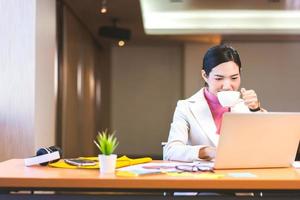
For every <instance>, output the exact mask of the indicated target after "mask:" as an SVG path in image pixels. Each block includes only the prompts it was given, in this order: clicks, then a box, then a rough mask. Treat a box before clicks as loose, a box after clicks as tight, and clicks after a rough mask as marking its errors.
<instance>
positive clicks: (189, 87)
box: [183, 43, 214, 98]
mask: <svg viewBox="0 0 300 200" xmlns="http://www.w3.org/2000/svg"><path fill="white" fill-rule="evenodd" d="M213 45H214V44H208V43H204V44H200V43H185V44H184V54H183V55H184V64H183V69H184V70H183V74H184V76H183V86H184V98H188V97H190V96H192V95H193V94H194V93H196V92H197V91H198V90H199V89H200V88H201V87H203V86H204V80H203V79H202V78H201V70H202V61H203V56H204V54H205V52H206V51H207V49H208V48H210V47H211V46H213Z"/></svg>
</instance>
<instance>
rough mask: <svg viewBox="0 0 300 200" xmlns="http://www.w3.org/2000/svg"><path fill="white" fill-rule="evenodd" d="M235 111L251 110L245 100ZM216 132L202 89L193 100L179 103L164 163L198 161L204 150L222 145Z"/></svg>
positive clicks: (191, 98) (165, 148) (232, 109)
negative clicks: (200, 152) (167, 161)
mask: <svg viewBox="0 0 300 200" xmlns="http://www.w3.org/2000/svg"><path fill="white" fill-rule="evenodd" d="M231 112H250V111H249V109H248V107H247V106H246V105H245V104H244V103H243V101H241V103H238V104H236V105H235V106H234V107H232V108H231ZM216 131H217V128H216V125H215V122H214V119H213V117H212V113H211V111H210V108H209V106H208V103H207V101H206V99H205V97H204V88H202V89H201V90H200V91H198V92H197V93H196V94H194V95H193V96H192V97H190V98H188V99H186V100H180V101H178V102H177V107H176V109H175V113H174V117H173V122H172V124H171V128H170V132H169V138H168V142H167V144H166V146H165V147H164V160H177V161H187V162H191V161H194V160H198V159H199V158H198V154H199V150H200V148H203V147H206V146H212V147H216V146H217V145H218V141H219V135H218V134H217V133H216Z"/></svg>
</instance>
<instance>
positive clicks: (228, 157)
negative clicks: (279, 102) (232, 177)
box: [214, 112, 300, 169]
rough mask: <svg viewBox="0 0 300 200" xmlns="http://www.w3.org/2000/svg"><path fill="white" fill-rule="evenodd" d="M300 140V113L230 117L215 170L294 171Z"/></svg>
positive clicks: (228, 114) (223, 124) (226, 120)
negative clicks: (284, 168) (268, 169)
mask: <svg viewBox="0 0 300 200" xmlns="http://www.w3.org/2000/svg"><path fill="white" fill-rule="evenodd" d="M299 139H300V113H275V112H274V113H272V112H269V113H226V114H225V115H224V118H223V121H222V126H221V134H220V138H219V144H218V147H217V152H216V158H215V163H214V168H215V169H231V168H232V169H234V168H272V167H290V166H291V164H292V163H293V162H294V160H295V156H296V153H297V148H298V144H299Z"/></svg>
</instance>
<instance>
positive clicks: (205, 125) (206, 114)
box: [187, 88, 219, 146]
mask: <svg viewBox="0 0 300 200" xmlns="http://www.w3.org/2000/svg"><path fill="white" fill-rule="evenodd" d="M203 90H204V89H203V88H202V89H201V90H200V91H199V92H197V93H196V94H195V95H193V96H192V97H190V98H189V99H187V100H188V101H189V103H190V104H189V105H190V110H191V113H192V115H193V116H194V117H195V118H196V121H197V123H198V124H199V126H200V127H201V129H202V130H203V132H204V133H205V134H206V135H207V137H208V138H209V139H210V140H211V141H212V142H213V144H215V146H217V145H218V141H219V135H218V134H216V132H217V128H216V125H215V122H214V119H213V117H212V114H211V111H210V108H209V106H208V104H207V101H206V99H205V97H204V91H203Z"/></svg>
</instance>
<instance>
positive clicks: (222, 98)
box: [217, 91, 240, 107]
mask: <svg viewBox="0 0 300 200" xmlns="http://www.w3.org/2000/svg"><path fill="white" fill-rule="evenodd" d="M217 97H218V99H219V102H220V104H221V105H222V106H223V107H232V106H234V105H235V104H237V103H238V102H239V101H240V92H238V91H221V92H218V93H217Z"/></svg>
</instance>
